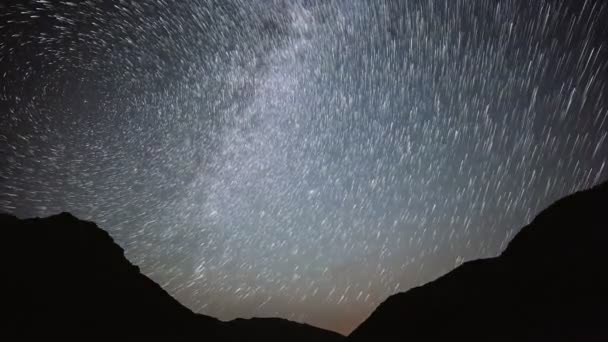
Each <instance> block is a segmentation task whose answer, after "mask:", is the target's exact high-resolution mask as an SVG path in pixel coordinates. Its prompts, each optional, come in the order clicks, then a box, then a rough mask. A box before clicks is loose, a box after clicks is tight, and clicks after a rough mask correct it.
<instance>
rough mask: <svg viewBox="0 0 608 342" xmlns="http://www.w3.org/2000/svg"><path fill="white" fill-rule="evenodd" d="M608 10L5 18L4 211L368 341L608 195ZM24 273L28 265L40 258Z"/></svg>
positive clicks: (24, 12) (47, 5)
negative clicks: (399, 307)
mask: <svg viewBox="0 0 608 342" xmlns="http://www.w3.org/2000/svg"><path fill="white" fill-rule="evenodd" d="M606 18H608V7H607V4H605V3H604V2H602V1H591V0H587V1H551V0H539V1H533V2H530V1H527V0H526V1H523V0H522V1H519V0H505V1H493V0H478V1H463V0H454V1H438V0H437V1H418V0H412V1H265V2H261V1H228V0H221V1H169V0H156V1H127V0H122V1H118V0H117V1H110V0H89V1H75V2H68V1H51V0H38V1H29V2H23V1H19V2H7V3H5V4H3V5H0V38H1V39H0V77H2V82H1V85H0V101H1V102H0V106H1V107H0V109H1V112H0V120H1V121H0V122H1V125H0V155H1V156H2V162H1V163H0V210H2V211H6V212H9V213H14V214H17V215H19V216H22V217H31V216H46V215H51V214H55V213H58V212H60V211H70V212H72V213H73V214H75V215H76V216H78V217H80V218H83V219H88V220H93V221H95V222H96V223H97V224H99V225H100V226H101V227H103V228H104V229H106V230H108V231H109V232H110V233H111V235H112V236H113V237H114V238H115V240H116V241H117V242H118V243H119V244H120V245H121V246H123V247H124V249H125V250H126V253H127V256H128V257H129V259H130V260H132V261H133V262H134V263H136V264H138V265H140V267H141V269H142V271H143V272H144V273H145V274H147V275H149V276H150V277H151V278H152V279H154V280H155V281H157V282H159V283H160V284H161V285H162V286H163V287H164V288H165V289H166V290H167V291H169V293H171V294H172V295H173V296H175V297H176V298H177V299H179V300H180V301H181V302H182V303H184V304H185V305H186V306H188V307H190V308H191V309H193V310H194V311H197V312H200V313H204V314H208V315H213V316H216V317H219V318H221V319H231V318H234V317H251V316H264V317H265V316H279V317H285V318H289V319H293V320H298V321H302V322H307V323H310V324H313V325H317V326H321V327H324V328H328V329H333V330H337V331H340V332H343V333H347V332H349V331H350V330H352V329H353V328H354V327H355V326H356V325H357V324H358V323H359V322H361V321H362V320H363V319H364V318H365V317H366V316H367V315H369V314H370V313H371V311H372V310H373V309H374V308H375V306H377V305H378V304H379V303H380V302H381V301H383V300H384V299H385V298H386V297H387V296H389V295H391V294H393V293H395V292H399V291H405V290H407V289H409V288H411V287H413V286H416V285H419V284H422V283H424V282H426V281H429V280H432V279H434V278H435V277H437V276H439V275H441V274H443V273H445V272H446V271H448V270H450V269H452V268H454V267H455V266H457V265H459V264H460V263H462V262H463V261H464V260H469V259H472V258H479V257H486V256H492V255H496V254H498V253H500V251H501V250H502V249H503V248H504V247H505V245H506V243H508V241H509V240H510V238H511V237H512V236H513V235H514V234H515V233H516V232H517V230H518V228H520V227H521V226H522V225H524V224H525V223H527V222H528V221H529V220H531V219H532V218H533V217H534V215H535V214H536V213H537V212H538V211H539V210H541V209H543V208H544V207H545V206H547V205H548V204H549V203H551V202H552V201H553V200H555V199H557V198H559V197H561V196H563V195H566V194H568V193H570V192H573V191H575V190H579V189H582V188H585V187H589V186H591V185H593V184H596V183H598V182H600V181H601V180H603V179H606V177H607V176H608V167H607V166H606V162H607V161H608V142H607V141H606V140H607V134H608V119H607V117H608V94H607V92H608V78H607V77H606V75H608V46H607V42H608V38H607V37H608V24H606V23H607V22H608V21H607V20H606ZM23 249H24V253H27V246H23Z"/></svg>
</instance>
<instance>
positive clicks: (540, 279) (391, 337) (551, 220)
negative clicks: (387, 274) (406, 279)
mask: <svg viewBox="0 0 608 342" xmlns="http://www.w3.org/2000/svg"><path fill="white" fill-rule="evenodd" d="M448 339H449V340H450V341H482V340H483V341H608V183H603V184H601V185H598V186H596V187H594V188H592V189H589V190H586V191H581V192H578V193H575V194H573V195H570V196H567V197H565V198H563V199H561V200H559V201H557V202H555V203H554V204H552V205H551V206H549V207H548V208H547V209H545V210H544V211H542V212H541V213H540V214H539V215H538V216H537V217H536V218H535V219H534V220H533V221H532V222H531V223H530V224H529V225H527V226H526V227H524V228H523V229H522V230H521V231H520V232H519V234H517V235H516V236H515V237H514V238H513V240H512V241H511V242H510V243H509V245H508V246H507V248H506V249H505V250H504V252H503V253H502V254H501V255H500V256H498V257H495V258H489V259H481V260H475V261H471V262H466V263H464V264H463V265H461V266H460V267H458V268H456V269H454V270H453V271H451V272H449V273H447V274H446V275H444V276H442V277H440V278H438V279H437V280H435V281H432V282H430V283H427V284H425V285H423V286H420V287H417V288H414V289H411V290H409V291H407V292H404V293H399V294H396V295H393V296H391V297H389V298H388V299H387V300H386V301H385V302H384V303H382V304H381V305H380V306H379V307H378V308H377V309H376V310H375V311H374V312H373V313H372V314H371V316H370V317H369V318H368V319H367V320H366V321H364V322H363V323H362V324H361V325H360V326H359V327H358V328H357V329H355V331H353V332H352V333H351V334H350V335H349V336H348V339H347V340H348V341H405V340H408V341H440V340H442V341H443V340H448Z"/></svg>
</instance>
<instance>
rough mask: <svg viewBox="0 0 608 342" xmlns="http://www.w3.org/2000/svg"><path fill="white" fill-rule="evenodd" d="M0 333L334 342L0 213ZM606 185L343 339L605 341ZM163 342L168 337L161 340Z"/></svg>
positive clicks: (95, 241) (78, 231) (76, 226)
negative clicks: (207, 305)
mask: <svg viewBox="0 0 608 342" xmlns="http://www.w3.org/2000/svg"><path fill="white" fill-rule="evenodd" d="M0 227H1V229H2V249H1V250H2V263H3V265H2V271H3V276H4V277H3V278H4V280H3V283H4V288H5V289H4V290H3V291H2V310H3V314H4V315H5V317H8V322H6V323H7V324H6V325H5V326H6V329H3V330H2V332H1V333H0V334H3V335H9V336H14V335H21V336H45V337H48V336H53V335H55V336H78V337H81V338H85V339H89V338H95V337H99V336H106V337H122V336H125V335H138V336H172V337H175V336H184V337H185V336H190V337H194V338H196V339H198V340H202V341H258V340H259V341H290V342H295V341H314V342H323V341H340V340H344V337H343V336H341V335H339V334H336V333H333V332H329V331H325V330H322V329H318V328H314V327H311V326H308V325H304V324H298V323H295V322H290V321H287V320H282V319H252V320H240V319H239V320H234V321H229V322H223V321H219V320H217V319H215V318H212V317H208V316H204V315H199V314H195V313H193V312H192V311H190V310H189V309H187V308H186V307H184V306H182V305H181V304H180V303H178V302H177V301H176V300H175V299H173V298H172V297H171V296H169V294H167V293H166V292H165V291H164V290H163V289H162V288H161V287H160V286H159V285H157V284H156V283H154V282H153V281H152V280H150V279H149V278H147V277H146V276H144V275H142V274H141V273H140V272H139V268H138V267H136V266H134V265H132V264H131V263H130V262H129V261H128V260H127V259H126V258H125V257H124V253H123V250H122V248H120V247H119V246H118V245H117V244H115V243H114V241H113V240H112V238H111V237H110V236H109V235H108V234H107V233H106V232H105V231H103V230H102V229H100V228H98V227H97V226H96V225H95V224H94V223H92V222H87V221H81V220H79V219H77V218H75V217H74V216H72V215H70V214H67V213H62V214H59V215H56V216H51V217H48V218H42V219H38V218H36V219H26V220H19V219H17V218H16V217H14V216H10V215H0ZM607 229H608V183H604V184H602V185H600V186H597V187H595V188H593V189H590V190H587V191H583V192H579V193H576V194H573V195H571V196H568V197H566V198H564V199H561V200H559V201H558V202H556V203H554V204H553V205H551V206H550V207H549V208H547V209H546V210H544V211H543V212H541V213H540V214H539V215H538V216H537V217H536V219H534V221H533V222H532V223H530V224H529V225H528V226H526V227H524V228H523V229H522V230H521V231H520V233H519V234H517V236H515V238H514V239H513V240H512V241H511V243H510V244H509V246H508V247H507V249H506V250H505V251H504V252H503V253H502V255H500V256H498V257H496V258H491V259H483V260H476V261H471V262H467V263H465V264H463V265H462V266H460V267H458V268H456V269H455V270H453V271H452V272H450V273H448V274H446V275H445V276H443V277H441V278H439V279H437V280H435V281H433V282H431V283H428V284H426V285H424V286H421V287H418V288H414V289H412V290H410V291H407V292H405V293H400V294H396V295H394V296H392V297H390V298H389V299H388V300H386V301H385V302H384V303H383V304H381V305H380V306H379V307H378V309H377V310H376V311H375V312H374V313H373V314H372V315H371V316H370V317H369V318H368V319H367V320H366V321H365V322H364V323H363V324H361V325H360V326H359V327H358V328H357V329H356V330H355V331H354V332H353V333H352V334H351V335H350V336H349V337H348V338H347V340H348V341H393V340H394V341H429V340H431V341H439V340H446V341H447V340H450V341H467V340H468V341H471V340H475V341H481V340H484V341H608V276H607V270H608V265H607V264H608V263H607V262H608V230H607ZM172 340H174V338H172Z"/></svg>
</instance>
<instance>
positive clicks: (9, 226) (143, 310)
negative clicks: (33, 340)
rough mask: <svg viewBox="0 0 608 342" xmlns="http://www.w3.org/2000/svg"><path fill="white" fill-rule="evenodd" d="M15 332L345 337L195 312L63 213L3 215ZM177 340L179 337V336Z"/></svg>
mask: <svg viewBox="0 0 608 342" xmlns="http://www.w3.org/2000/svg"><path fill="white" fill-rule="evenodd" d="M0 227H2V235H3V239H2V262H3V270H4V274H5V276H6V277H5V283H7V285H8V286H7V288H6V290H5V291H3V296H2V303H3V306H2V307H3V311H4V312H5V314H7V315H8V317H9V321H8V324H7V325H6V326H7V327H8V330H4V331H3V332H2V333H3V334H8V335H21V336H32V335H33V336H45V337H46V336H79V337H80V336H82V337H92V336H93V337H94V336H113V337H118V336H125V335H129V336H137V335H139V336H171V337H176V336H190V337H196V338H200V339H202V340H209V341H240V340H258V339H259V340H264V341H283V340H291V341H310V340H315V341H321V342H322V341H340V340H343V339H344V336H342V335H339V334H337V333H334V332H330V331H326V330H322V329H318V328H315V327H312V326H309V325H305V324H299V323H296V322H291V321H288V320H284V319H274V318H272V319H266V318H256V319H251V320H245V319H237V320H234V321H229V322H223V321H220V320H217V319H215V318H212V317H208V316H204V315H199V314H195V313H193V312H192V311H191V310H189V309H188V308H186V307H184V306H183V305H181V304H180V303H179V302H178V301H177V300H175V299H174V298H172V297H171V296H170V295H169V294H168V293H167V292H165V291H164V290H163V289H162V288H161V287H160V286H159V285H158V284H156V283H155V282H153V281H152V280H150V279H149V278H147V277H146V276H144V275H143V274H141V273H140V271H139V268H138V267H137V266H134V265H132V264H131V263H130V262H129V261H128V260H127V259H126V258H125V257H124V251H123V249H122V248H121V247H120V246H118V245H117V244H115V243H114V241H113V240H112V238H111V237H110V235H109V234H108V233H107V232H105V231H104V230H102V229H100V228H98V227H97V226H96V225H95V224H94V223H92V222H87V221H82V220H79V219H77V218H75V217H74V216H72V215H71V214H68V213H61V214H59V215H55V216H50V217H47V218H42V219H40V218H35V219H25V220H19V219H17V218H16V217H14V216H10V215H5V214H0ZM172 339H173V338H172Z"/></svg>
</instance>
